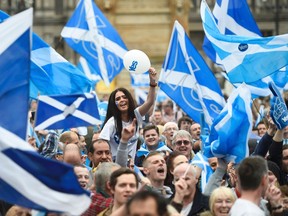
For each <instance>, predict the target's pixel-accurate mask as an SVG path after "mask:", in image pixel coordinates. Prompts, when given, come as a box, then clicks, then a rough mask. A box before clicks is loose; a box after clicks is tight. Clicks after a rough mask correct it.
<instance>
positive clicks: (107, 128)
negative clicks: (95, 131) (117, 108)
mask: <svg viewBox="0 0 288 216" xmlns="http://www.w3.org/2000/svg"><path fill="white" fill-rule="evenodd" d="M134 113H135V116H136V119H137V125H138V127H137V129H136V132H135V134H134V136H133V137H131V138H130V139H129V140H128V154H129V155H130V156H131V157H132V158H135V154H136V148H137V141H138V137H139V133H138V131H139V126H140V125H142V118H141V115H140V113H139V109H138V108H136V109H135V110H134ZM131 123H132V121H129V122H124V121H122V128H124V127H127V126H129V125H130V124H131ZM99 138H101V139H105V140H108V142H109V143H110V146H111V153H112V157H116V153H117V148H118V145H119V142H120V140H119V137H118V136H117V134H116V126H115V121H114V117H111V118H110V119H109V120H108V121H107V122H106V124H105V125H104V127H103V129H102V131H101V133H100V135H99Z"/></svg>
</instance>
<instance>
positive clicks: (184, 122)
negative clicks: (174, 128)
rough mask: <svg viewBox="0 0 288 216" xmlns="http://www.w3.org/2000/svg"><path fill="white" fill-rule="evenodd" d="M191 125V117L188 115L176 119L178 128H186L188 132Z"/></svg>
mask: <svg viewBox="0 0 288 216" xmlns="http://www.w3.org/2000/svg"><path fill="white" fill-rule="evenodd" d="M191 125H192V119H191V118H189V117H188V116H183V117H181V118H180V119H179V120H178V128H179V130H186V131H187V132H189V133H190V127H191Z"/></svg>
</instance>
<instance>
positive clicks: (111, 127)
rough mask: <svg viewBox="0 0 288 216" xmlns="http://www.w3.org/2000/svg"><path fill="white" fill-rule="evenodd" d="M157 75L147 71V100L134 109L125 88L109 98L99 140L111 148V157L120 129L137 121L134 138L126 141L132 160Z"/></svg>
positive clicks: (152, 95) (114, 154) (117, 90)
mask: <svg viewBox="0 0 288 216" xmlns="http://www.w3.org/2000/svg"><path fill="white" fill-rule="evenodd" d="M156 77H157V73H156V71H155V69H154V68H150V69H149V78H150V88H149V92H148V96H147V100H146V101H145V102H144V104H142V105H141V106H139V107H136V105H135V102H134V100H133V97H132V95H131V93H130V92H129V91H128V90H127V89H125V88H117V89H116V90H114V91H113V92H112V93H111V94H110V97H109V101H108V108H107V114H106V119H105V121H104V123H103V128H102V131H101V133H100V136H99V138H101V139H105V140H108V142H109V143H110V146H111V152H112V157H114V158H115V156H116V152H117V148H118V145H119V142H120V140H121V131H122V128H124V127H127V126H128V125H130V124H132V121H133V119H136V120H137V123H136V125H137V129H136V131H135V134H134V136H132V137H131V138H130V139H129V141H128V143H127V144H128V154H129V155H130V156H131V157H132V158H134V157H135V154H136V147H137V140H138V137H139V133H138V132H139V127H140V126H141V125H142V117H143V116H144V115H145V114H146V113H147V112H148V111H149V109H150V108H151V107H152V106H153V103H154V101H155V87H156V86H157V80H156Z"/></svg>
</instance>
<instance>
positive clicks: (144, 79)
mask: <svg viewBox="0 0 288 216" xmlns="http://www.w3.org/2000/svg"><path fill="white" fill-rule="evenodd" d="M130 77H131V86H132V87H149V83H150V79H149V73H148V72H145V73H142V74H136V73H130Z"/></svg>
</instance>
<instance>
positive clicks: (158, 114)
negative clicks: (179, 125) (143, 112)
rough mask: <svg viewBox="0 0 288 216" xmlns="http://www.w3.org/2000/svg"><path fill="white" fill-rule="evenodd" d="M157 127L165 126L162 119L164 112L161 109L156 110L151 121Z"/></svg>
mask: <svg viewBox="0 0 288 216" xmlns="http://www.w3.org/2000/svg"><path fill="white" fill-rule="evenodd" d="M150 122H152V123H153V124H155V125H163V119H162V112H161V110H159V109H155V110H154V113H153V115H152V117H151V121H150Z"/></svg>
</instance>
